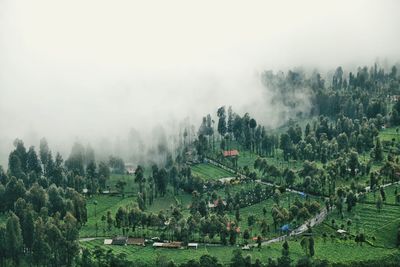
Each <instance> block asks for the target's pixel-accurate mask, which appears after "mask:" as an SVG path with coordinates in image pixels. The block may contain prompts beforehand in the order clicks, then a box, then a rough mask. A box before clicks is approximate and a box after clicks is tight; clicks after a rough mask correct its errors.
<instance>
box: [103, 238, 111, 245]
mask: <svg viewBox="0 0 400 267" xmlns="http://www.w3.org/2000/svg"><path fill="white" fill-rule="evenodd" d="M103 244H104V245H111V244H112V239H104V243H103Z"/></svg>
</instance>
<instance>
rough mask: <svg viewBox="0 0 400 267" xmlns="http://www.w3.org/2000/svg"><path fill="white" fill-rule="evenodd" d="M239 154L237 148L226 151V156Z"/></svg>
mask: <svg viewBox="0 0 400 267" xmlns="http://www.w3.org/2000/svg"><path fill="white" fill-rule="evenodd" d="M237 156H239V151H237V150H236V149H233V150H225V151H224V157H237Z"/></svg>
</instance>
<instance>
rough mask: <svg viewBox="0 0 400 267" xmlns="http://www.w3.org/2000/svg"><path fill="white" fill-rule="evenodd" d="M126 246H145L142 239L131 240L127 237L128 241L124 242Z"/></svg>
mask: <svg viewBox="0 0 400 267" xmlns="http://www.w3.org/2000/svg"><path fill="white" fill-rule="evenodd" d="M126 244H127V245H135V246H143V247H144V246H145V244H144V238H131V237H129V238H128V240H127V241H126Z"/></svg>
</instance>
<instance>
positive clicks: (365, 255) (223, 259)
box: [80, 238, 398, 265]
mask: <svg viewBox="0 0 400 267" xmlns="http://www.w3.org/2000/svg"><path fill="white" fill-rule="evenodd" d="M299 241H300V240H297V241H295V240H292V241H289V242H288V243H289V251H290V257H291V259H292V260H294V261H297V260H299V259H300V258H302V257H304V256H305V254H304V252H303V250H302V248H301V246H300V242H299ZM80 244H81V246H82V247H86V248H88V249H93V248H95V247H96V246H103V245H102V240H95V241H91V242H81V243H80ZM103 247H104V248H107V249H108V248H110V249H112V251H113V252H114V253H125V254H126V255H127V257H128V259H129V260H131V261H134V262H137V263H138V262H143V263H147V264H151V265H154V264H155V262H156V259H157V257H160V256H163V257H165V258H166V259H167V260H173V261H174V262H175V263H177V264H180V263H184V262H187V261H188V260H190V259H199V258H200V257H201V255H204V254H207V255H211V256H215V257H217V258H218V260H219V262H220V263H222V264H224V265H227V264H229V263H230V261H231V259H232V253H233V251H234V250H235V249H237V247H235V246H233V247H232V246H225V247H211V246H207V247H204V246H200V247H199V248H198V249H197V250H192V249H190V250H188V249H178V250H174V249H153V248H152V247H150V246H147V247H135V246H121V247H119V246H103ZM281 250H282V243H281V242H279V243H274V244H272V245H270V246H264V247H262V249H261V250H260V251H259V250H258V249H253V250H252V251H243V256H247V255H250V256H251V258H252V260H253V262H254V261H255V260H256V259H260V260H261V261H262V262H263V263H266V262H267V261H268V258H272V259H276V258H278V257H280V256H281ZM393 254H396V255H397V254H398V251H397V250H395V249H383V248H375V247H371V246H367V245H364V246H362V247H360V246H358V245H357V244H356V243H355V242H354V241H334V242H331V241H327V242H323V240H322V239H319V238H317V239H315V256H314V259H321V260H328V261H329V262H331V263H347V264H351V263H352V262H360V261H367V260H373V259H378V258H383V257H386V256H390V255H393Z"/></svg>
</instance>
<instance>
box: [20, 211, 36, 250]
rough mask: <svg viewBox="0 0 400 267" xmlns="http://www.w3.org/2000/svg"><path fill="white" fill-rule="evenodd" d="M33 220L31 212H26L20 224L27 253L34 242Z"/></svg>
mask: <svg viewBox="0 0 400 267" xmlns="http://www.w3.org/2000/svg"><path fill="white" fill-rule="evenodd" d="M33 218H34V216H33V212H32V211H31V210H28V211H27V212H26V213H25V216H24V219H23V220H22V224H21V230H22V237H23V243H24V245H25V247H26V248H27V250H28V251H29V252H30V251H31V250H32V246H33V241H34V231H35V222H34V220H33Z"/></svg>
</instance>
